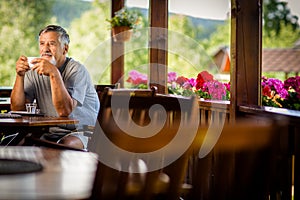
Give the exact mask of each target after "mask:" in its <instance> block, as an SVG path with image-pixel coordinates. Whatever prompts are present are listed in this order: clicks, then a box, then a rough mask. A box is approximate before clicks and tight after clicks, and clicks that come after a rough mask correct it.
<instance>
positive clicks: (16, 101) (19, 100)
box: [10, 75, 26, 110]
mask: <svg viewBox="0 0 300 200" xmlns="http://www.w3.org/2000/svg"><path fill="white" fill-rule="evenodd" d="M10 101H11V104H10V105H11V106H10V107H11V110H25V101H26V100H25V93H24V76H19V75H17V76H16V81H15V84H14V87H13V89H12V92H11V96H10Z"/></svg>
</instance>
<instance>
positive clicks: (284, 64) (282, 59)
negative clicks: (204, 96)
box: [213, 40, 300, 73]
mask: <svg viewBox="0 0 300 200" xmlns="http://www.w3.org/2000/svg"><path fill="white" fill-rule="evenodd" d="M298 43H299V44H298ZM297 44H298V45H297ZM229 55H230V54H229V48H227V47H222V48H220V49H219V50H218V51H217V52H216V53H215V54H214V56H213V58H214V63H215V64H216V65H217V66H218V67H219V69H220V72H221V73H230V56H229ZM262 71H263V72H285V73H289V72H300V40H299V41H298V42H297V43H296V44H295V47H294V48H289V49H287V48H275V49H263V53H262Z"/></svg>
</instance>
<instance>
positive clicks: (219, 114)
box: [199, 100, 300, 200]
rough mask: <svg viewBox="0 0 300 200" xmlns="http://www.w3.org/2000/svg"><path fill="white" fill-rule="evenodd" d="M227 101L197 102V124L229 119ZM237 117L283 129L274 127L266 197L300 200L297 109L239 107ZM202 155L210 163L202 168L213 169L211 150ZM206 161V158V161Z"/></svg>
mask: <svg viewBox="0 0 300 200" xmlns="http://www.w3.org/2000/svg"><path fill="white" fill-rule="evenodd" d="M229 107H230V103H229V102H228V101H201V100H200V101H199V109H200V110H199V112H200V126H207V125H210V124H211V123H212V122H215V123H218V122H220V121H222V120H224V119H225V123H228V122H229V119H230V112H229ZM237 118H238V119H254V120H256V121H257V122H258V123H263V122H264V120H265V121H266V122H267V121H270V120H271V121H272V122H273V123H274V124H276V125H280V126H281V127H283V129H280V130H276V133H274V137H276V138H275V140H274V141H275V151H274V152H273V156H274V158H275V159H274V160H273V167H272V168H273V169H269V170H273V171H274V173H273V174H272V177H270V179H271V180H270V182H271V186H270V188H269V191H268V198H269V199H292V198H294V199H295V200H300V135H299V134H300V111H295V110H288V109H281V108H273V107H260V106H239V107H238V113H237ZM209 156H210V157H206V159H208V160H210V161H209V162H210V163H211V164H208V165H207V166H206V167H208V168H213V167H214V164H213V163H215V162H217V160H216V159H217V157H216V156H214V154H213V152H212V153H211V154H210V155H209ZM206 162H207V161H206Z"/></svg>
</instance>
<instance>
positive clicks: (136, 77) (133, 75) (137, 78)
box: [126, 70, 148, 85]
mask: <svg viewBox="0 0 300 200" xmlns="http://www.w3.org/2000/svg"><path fill="white" fill-rule="evenodd" d="M128 74H129V77H128V79H127V80H126V82H128V83H131V84H133V85H140V84H147V80H148V77H147V75H146V74H142V73H140V72H138V71H136V70H132V71H130V72H129V73H128Z"/></svg>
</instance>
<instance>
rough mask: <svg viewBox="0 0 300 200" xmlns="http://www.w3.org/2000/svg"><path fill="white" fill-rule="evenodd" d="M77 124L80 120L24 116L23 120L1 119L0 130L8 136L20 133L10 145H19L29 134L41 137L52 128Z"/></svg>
mask: <svg viewBox="0 0 300 200" xmlns="http://www.w3.org/2000/svg"><path fill="white" fill-rule="evenodd" d="M77 123H79V121H78V120H76V119H72V118H68V117H47V116H22V117H21V118H0V129H1V131H2V132H4V133H8V134H14V133H18V135H17V136H16V137H15V138H14V139H13V140H12V141H11V142H10V143H9V144H10V145H17V144H19V143H20V141H21V140H22V139H23V138H24V137H25V136H26V135H28V134H29V133H31V134H36V135H37V136H41V135H42V134H43V133H45V132H47V131H48V129H49V127H51V126H57V125H61V124H77Z"/></svg>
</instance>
